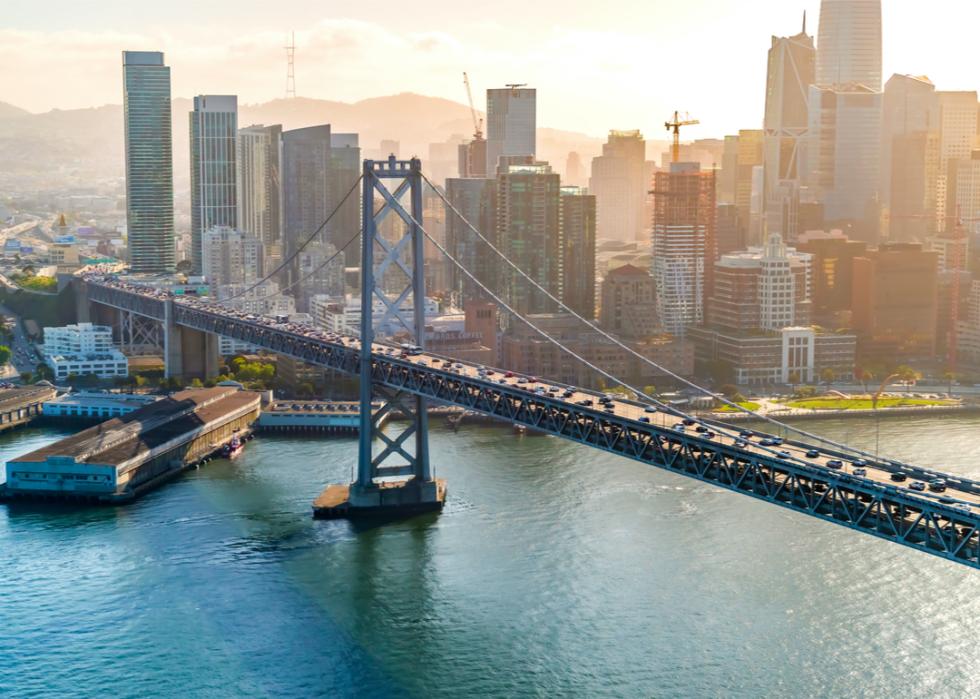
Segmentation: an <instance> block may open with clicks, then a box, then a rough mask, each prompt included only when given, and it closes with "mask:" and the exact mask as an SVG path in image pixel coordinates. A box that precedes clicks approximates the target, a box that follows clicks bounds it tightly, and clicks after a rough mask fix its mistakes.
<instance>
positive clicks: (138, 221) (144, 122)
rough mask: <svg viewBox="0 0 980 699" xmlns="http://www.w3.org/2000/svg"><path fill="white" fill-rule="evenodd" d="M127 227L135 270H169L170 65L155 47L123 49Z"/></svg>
mask: <svg viewBox="0 0 980 699" xmlns="http://www.w3.org/2000/svg"><path fill="white" fill-rule="evenodd" d="M122 61H123V112H124V118H123V124H124V125H123V128H124V130H125V135H126V228H127V235H128V239H129V240H128V245H129V262H130V268H131V269H132V271H133V272H140V273H142V272H146V273H162V272H172V271H173V270H174V262H175V248H174V170H173V168H174V166H173V135H172V133H171V117H170V68H169V67H168V66H165V65H164V64H163V54H162V53H160V52H159V51H123V54H122Z"/></svg>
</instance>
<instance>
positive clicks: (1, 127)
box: [0, 92, 603, 189]
mask: <svg viewBox="0 0 980 699" xmlns="http://www.w3.org/2000/svg"><path fill="white" fill-rule="evenodd" d="M190 109H191V100H189V99H187V98H176V99H174V100H173V134H174V174H175V179H176V180H177V187H178V189H179V188H180V186H181V180H182V179H184V178H185V176H186V173H187V168H188V136H187V113H188V111H190ZM238 121H239V126H240V127H243V126H248V125H250V124H282V125H283V128H285V129H293V128H299V127H303V126H311V125H314V124H324V123H328V124H330V125H331V128H332V129H333V130H334V131H337V132H356V133H358V134H359V135H360V144H361V148H362V149H369V150H376V149H377V148H378V147H379V144H380V142H381V140H382V139H392V140H396V141H399V143H400V146H401V153H400V155H401V156H402V157H410V156H412V155H418V156H419V157H421V158H422V159H423V161H424V160H425V158H426V157H427V156H428V152H429V148H428V147H429V144H430V143H443V142H445V141H446V140H447V139H449V138H451V137H453V136H461V137H465V138H469V137H470V135H471V134H472V131H473V124H472V119H471V116H470V110H469V107H467V106H466V105H463V104H460V103H458V102H454V101H452V100H448V99H443V98H440V97H428V96H425V95H418V94H414V93H407V92H406V93H401V94H397V95H388V96H383V97H372V98H369V99H364V100H360V101H358V102H354V103H347V102H337V101H332V100H321V99H313V98H307V97H297V98H293V99H274V100H271V101H269V102H263V103H259V104H245V103H241V104H239V116H238ZM538 140H539V148H538V150H539V153H538V156H539V158H541V159H542V160H548V161H549V162H550V163H551V164H552V166H553V167H555V169H557V170H559V171H564V168H565V159H566V158H567V156H568V153H569V152H570V151H577V152H578V153H579V154H580V155H581V156H582V161H583V162H584V163H587V162H588V161H589V159H590V158H591V157H592V156H593V155H598V154H599V153H600V152H601V150H602V142H603V139H601V138H596V137H593V136H589V135H586V134H581V133H574V132H569V131H561V130H557V129H543V128H542V129H538ZM0 162H5V163H19V164H21V165H22V166H24V167H28V166H29V167H30V168H32V169H34V170H46V171H49V172H50V171H54V170H57V169H58V168H60V167H63V166H65V165H66V164H70V165H71V166H72V167H73V168H81V169H85V168H90V169H91V171H92V175H93V177H121V176H122V175H123V170H124V165H123V131H122V106H121V105H118V104H109V105H103V106H101V107H90V108H85V109H66V110H59V109H55V110H51V111H49V112H44V113H41V114H33V113H30V112H27V111H25V110H23V109H20V108H19V107H16V106H14V105H10V104H6V103H0Z"/></svg>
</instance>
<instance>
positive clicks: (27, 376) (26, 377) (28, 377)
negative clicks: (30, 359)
mask: <svg viewBox="0 0 980 699" xmlns="http://www.w3.org/2000/svg"><path fill="white" fill-rule="evenodd" d="M20 380H21V381H23V382H24V383H25V384H28V383H31V382H32V381H33V380H34V374H32V373H31V372H29V371H22V372H21V374H20Z"/></svg>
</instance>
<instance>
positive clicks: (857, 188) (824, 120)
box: [807, 84, 881, 243]
mask: <svg viewBox="0 0 980 699" xmlns="http://www.w3.org/2000/svg"><path fill="white" fill-rule="evenodd" d="M808 138H809V148H808V155H807V169H808V177H807V184H808V185H809V187H810V189H811V191H812V192H813V193H814V195H815V196H816V197H817V198H818V200H820V201H822V202H823V205H824V220H825V221H827V222H829V223H834V224H838V223H839V224H840V225H849V226H852V227H853V228H852V229H851V230H852V234H851V237H852V238H859V239H861V240H865V241H867V242H870V243H876V242H877V237H878V218H879V214H878V206H879V203H878V202H879V197H878V188H879V186H880V182H881V180H880V177H879V167H880V156H881V93H880V92H876V91H875V90H872V89H870V88H868V87H865V86H864V85H859V84H851V85H841V86H838V87H820V86H817V85H812V86H811V87H810V132H809V137H808Z"/></svg>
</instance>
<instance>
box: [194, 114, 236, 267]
mask: <svg viewBox="0 0 980 699" xmlns="http://www.w3.org/2000/svg"><path fill="white" fill-rule="evenodd" d="M237 137H238V98H237V97H235V96H234V95H200V96H198V97H195V98H194V111H192V112H191V113H190V146H191V261H192V262H193V263H194V266H193V270H194V273H195V274H201V273H202V270H203V261H202V260H203V247H202V240H203V235H204V232H205V231H208V230H211V229H212V228H214V227H215V226H227V227H229V228H235V227H237V225H238V199H237V196H236V191H237V189H236V177H237V165H236V146H237Z"/></svg>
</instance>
